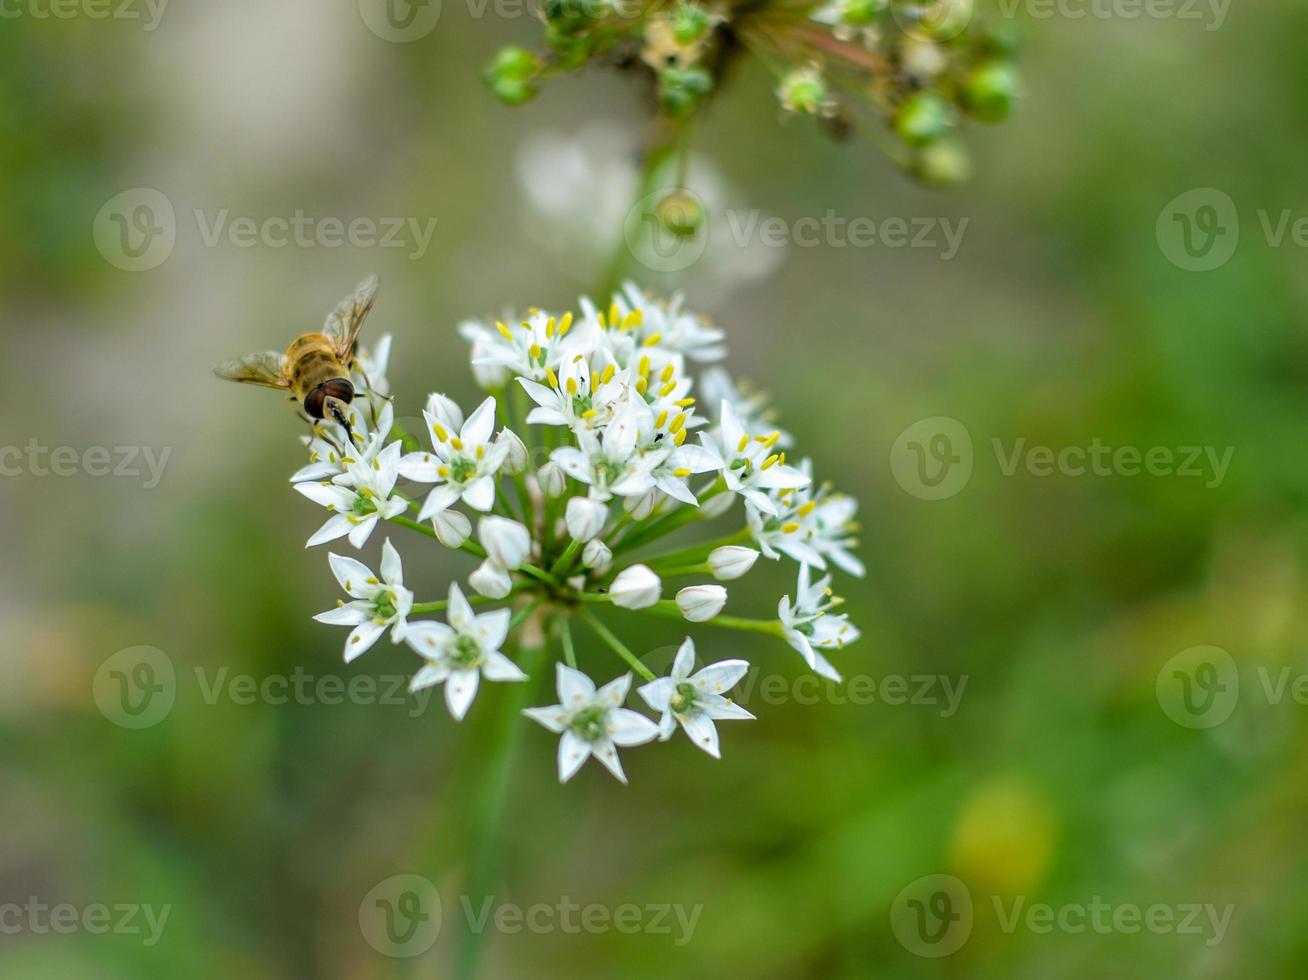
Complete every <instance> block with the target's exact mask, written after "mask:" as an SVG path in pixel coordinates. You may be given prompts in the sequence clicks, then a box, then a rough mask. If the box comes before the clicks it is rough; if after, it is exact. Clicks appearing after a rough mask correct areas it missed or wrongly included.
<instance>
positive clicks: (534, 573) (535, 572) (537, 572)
mask: <svg viewBox="0 0 1308 980" xmlns="http://www.w3.org/2000/svg"><path fill="white" fill-rule="evenodd" d="M518 571H520V572H522V573H524V574H526V575H530V576H531V577H532V578H534V579H536V581H538V582H544V583H545V584H546V585H548V586H549V587H550V588H553V589H557V588H559V581H558V579H556V578H555V577H554V576H553V575H551V574H550V573H549V572H547V571H545V569H543V568H537V567H536V566H535V565H522V566H520V567H519V568H518Z"/></svg>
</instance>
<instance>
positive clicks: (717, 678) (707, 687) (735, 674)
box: [691, 660, 749, 694]
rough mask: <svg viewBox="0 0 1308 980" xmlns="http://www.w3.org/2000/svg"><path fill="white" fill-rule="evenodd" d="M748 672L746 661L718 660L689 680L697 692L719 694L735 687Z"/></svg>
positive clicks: (747, 662)
mask: <svg viewBox="0 0 1308 980" xmlns="http://www.w3.org/2000/svg"><path fill="white" fill-rule="evenodd" d="M748 672H749V661H748V660H719V661H718V662H717V663H715V664H710V665H709V666H708V667H705V668H704V669H703V670H701V671H700V672H699V673H698V674H696V675H695V676H694V677H693V678H692V679H691V683H693V684H694V685H695V687H696V688H697V689H698V690H701V691H707V692H708V693H710V694H721V693H722V692H723V691H725V690H728V689H729V688H732V687H735V686H736V684H738V683H739V682H740V679H741V678H742V677H744V676H745V674H747V673H748Z"/></svg>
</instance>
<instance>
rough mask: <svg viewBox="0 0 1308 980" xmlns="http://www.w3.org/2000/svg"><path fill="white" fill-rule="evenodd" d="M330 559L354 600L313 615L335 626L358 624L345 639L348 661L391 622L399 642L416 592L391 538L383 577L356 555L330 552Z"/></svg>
mask: <svg viewBox="0 0 1308 980" xmlns="http://www.w3.org/2000/svg"><path fill="white" fill-rule="evenodd" d="M327 560H328V562H330V563H331V567H332V574H333V575H335V576H336V581H338V582H340V583H341V588H342V589H344V590H345V593H346V595H348V596H350V597H351V599H352V601H351V602H343V603H341V604H340V605H338V606H337V607H336V608H335V609H331V610H328V611H327V612H324V613H319V614H318V615H317V616H314V617H313V618H314V619H316V620H317V621H318V622H320V623H330V624H331V625H333V626H353V627H354V629H353V630H351V631H350V635H349V636H348V637H346V640H345V662H346V663H347V664H348V663H350V662H351V661H353V660H354V659H355V658H357V657H358V656H360V655H361V654H362V653H364V652H365V651H366V650H367V649H368V648H369V647H371V646H372V645H373V644H374V643H376V642H377V640H378V639H379V638H380V637H381V635H382V634H383V633H385V632H386V628H387V627H388V626H394V629H392V630H391V641H392V642H394V643H398V642H399V641H400V639H401V638H402V637H403V636H404V632H405V627H406V621H405V617H406V616H407V615H408V614H409V610H410V609H412V608H413V593H412V592H410V591H409V590H408V589H406V588H405V587H404V569H403V567H402V565H401V563H400V555H399V552H397V551H396V550H395V548H394V547H392V546H391V543H390V541H389V540H387V541H386V542H385V543H384V544H383V545H382V560H381V578H380V579H378V578H377V576H375V575H373V573H372V569H370V568H369V567H368V566H367V565H365V564H364V563H363V562H361V561H357V560H356V559H354V558H346V557H345V556H343V555H336V554H328V556H327Z"/></svg>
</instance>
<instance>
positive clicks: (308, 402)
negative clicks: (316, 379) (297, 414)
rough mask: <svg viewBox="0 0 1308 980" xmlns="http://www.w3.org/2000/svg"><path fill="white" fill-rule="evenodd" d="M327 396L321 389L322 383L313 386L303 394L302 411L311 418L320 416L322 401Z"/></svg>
mask: <svg viewBox="0 0 1308 980" xmlns="http://www.w3.org/2000/svg"><path fill="white" fill-rule="evenodd" d="M326 398H327V396H326V394H325V393H324V392H323V390H322V385H319V386H318V387H317V388H314V389H313V391H311V392H309V393H308V394H307V395H305V396H304V411H305V413H306V414H308V416H309V418H311V419H320V418H322V403H323V401H325V400H326Z"/></svg>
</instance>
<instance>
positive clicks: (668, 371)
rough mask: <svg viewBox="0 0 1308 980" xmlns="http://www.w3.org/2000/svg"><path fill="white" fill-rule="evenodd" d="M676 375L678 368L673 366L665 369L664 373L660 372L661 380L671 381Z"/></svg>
mask: <svg viewBox="0 0 1308 980" xmlns="http://www.w3.org/2000/svg"><path fill="white" fill-rule="evenodd" d="M674 374H676V368H675V367H673V365H671V364H669V365H668V366H667V367H665V368H664V369H663V370H662V371H660V372H659V380H660V381H671V380H672V376H673V375H674Z"/></svg>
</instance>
